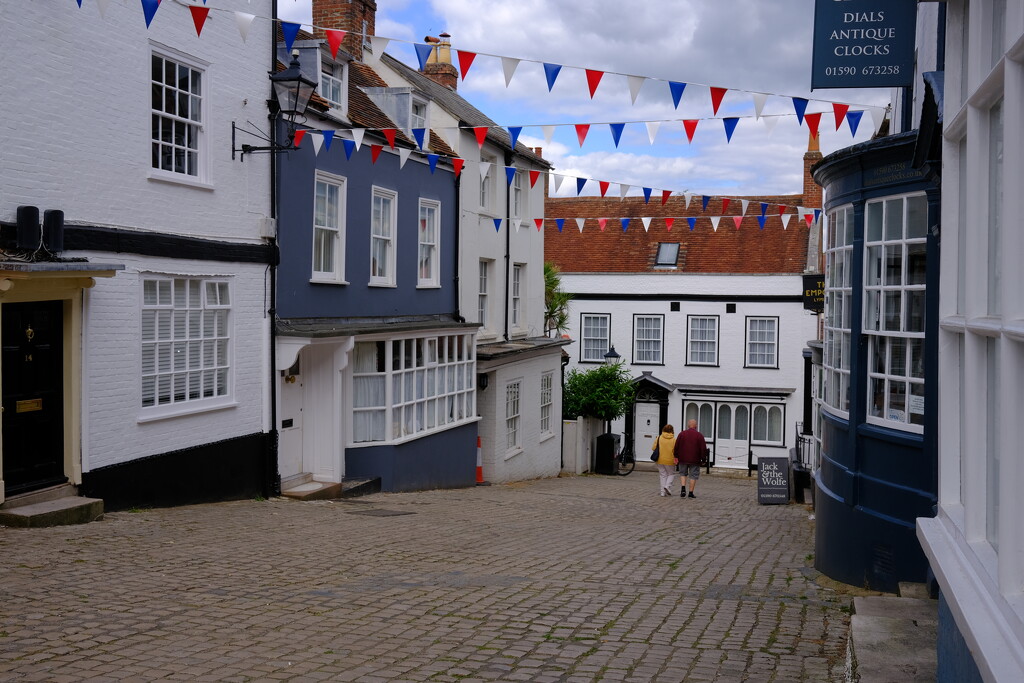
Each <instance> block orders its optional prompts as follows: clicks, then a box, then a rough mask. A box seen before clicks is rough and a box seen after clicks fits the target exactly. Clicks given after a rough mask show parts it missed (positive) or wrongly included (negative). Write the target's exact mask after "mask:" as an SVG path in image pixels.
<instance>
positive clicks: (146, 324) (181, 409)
mask: <svg viewBox="0 0 1024 683" xmlns="http://www.w3.org/2000/svg"><path fill="white" fill-rule="evenodd" d="M140 279H141V282H142V287H141V288H140V292H139V294H140V302H139V306H140V311H141V315H140V335H139V339H140V373H139V375H140V394H139V407H140V412H139V418H138V421H139V422H147V421H150V420H159V419H163V418H166V417H172V416H176V415H182V414H186V413H195V412H201V411H206V410H215V409H220V408H224V407H226V406H231V405H234V404H235V400H234V390H233V386H234V316H233V315H231V311H232V306H231V301H232V296H233V292H232V287H231V281H230V279H228V278H224V277H201V276H196V277H187V276H171V275H161V274H155V273H153V274H150V273H143V274H142V275H141V278H140Z"/></svg>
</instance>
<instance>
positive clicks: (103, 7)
mask: <svg viewBox="0 0 1024 683" xmlns="http://www.w3.org/2000/svg"><path fill="white" fill-rule="evenodd" d="M109 4H110V0H96V8H97V9H99V11H100V19H105V18H106V17H107V5H109ZM250 21H251V20H250ZM243 40H245V39H244V38H243Z"/></svg>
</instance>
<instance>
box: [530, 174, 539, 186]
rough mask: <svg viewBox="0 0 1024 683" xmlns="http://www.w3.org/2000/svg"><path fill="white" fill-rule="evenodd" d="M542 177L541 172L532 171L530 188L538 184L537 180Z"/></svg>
mask: <svg viewBox="0 0 1024 683" xmlns="http://www.w3.org/2000/svg"><path fill="white" fill-rule="evenodd" d="M539 177H540V171H530V187H533V186H534V185H536V184H537V178H539Z"/></svg>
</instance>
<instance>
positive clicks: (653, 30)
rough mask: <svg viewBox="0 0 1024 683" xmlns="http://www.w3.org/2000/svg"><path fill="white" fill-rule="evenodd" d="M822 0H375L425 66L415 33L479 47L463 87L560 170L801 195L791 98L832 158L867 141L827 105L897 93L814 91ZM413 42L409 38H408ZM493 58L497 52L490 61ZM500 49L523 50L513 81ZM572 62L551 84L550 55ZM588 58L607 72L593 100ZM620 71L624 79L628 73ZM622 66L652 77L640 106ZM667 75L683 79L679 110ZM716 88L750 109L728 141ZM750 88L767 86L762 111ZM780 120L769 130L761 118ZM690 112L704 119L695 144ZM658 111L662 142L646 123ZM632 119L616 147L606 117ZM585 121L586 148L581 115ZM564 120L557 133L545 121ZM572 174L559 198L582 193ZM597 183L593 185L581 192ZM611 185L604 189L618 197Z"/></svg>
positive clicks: (299, 10) (402, 49)
mask: <svg viewBox="0 0 1024 683" xmlns="http://www.w3.org/2000/svg"><path fill="white" fill-rule="evenodd" d="M310 1H311V0H279V3H278V4H279V12H280V14H281V17H282V18H284V19H286V20H292V21H298V22H303V23H308V22H309V21H311V14H310ZM813 23H814V2H813V0H645V1H643V2H636V3H634V2H624V1H623V0H516V1H515V2H509V1H508V0H500V1H499V0H419V1H418V2H413V1H410V0H377V18H376V34H377V35H378V36H381V37H386V38H391V39H393V40H392V42H391V43H389V45H388V48H387V52H388V53H389V54H391V55H393V56H395V57H397V58H399V59H401V60H403V61H405V62H406V63H408V64H410V65H412V66H414V67H415V66H417V65H418V61H417V59H416V56H415V51H414V48H413V46H412V44H411V43H414V42H419V43H422V42H423V38H424V36H427V35H431V36H436V35H438V34H439V33H441V32H443V31H447V32H448V33H450V34H451V36H452V38H451V41H452V46H453V47H454V48H455V49H456V50H458V49H460V48H461V49H464V50H468V51H471V52H477V53H480V54H479V56H478V57H477V58H476V60H475V61H474V62H473V65H472V68H471V69H470V70H469V72H468V74H467V77H466V79H465V80H464V81H460V83H459V93H460V94H462V95H463V96H464V97H466V98H467V99H468V100H469V101H470V102H472V103H473V104H474V105H475V106H476V107H477V108H479V109H480V110H482V111H483V112H485V113H486V114H487V115H488V116H490V117H491V118H492V119H493V120H494V121H495V122H497V123H499V124H501V125H503V126H524V129H523V132H522V135H521V136H520V141H522V142H524V143H526V144H528V145H531V146H537V147H543V148H544V156H545V158H547V159H548V160H549V161H551V162H552V163H553V164H554V166H555V172H556V173H559V174H564V175H566V176H572V177H585V178H591V179H594V180H606V181H610V182H612V183H625V184H628V185H630V186H632V188H633V189H631V190H630V194H631V195H637V194H640V193H641V190H640V187H652V188H655V189H656V191H657V190H662V189H668V190H673V191H677V192H683V191H690V192H694V193H695V194H708V195H744V194H776V193H777V194H792V193H798V192H800V190H801V174H802V160H801V159H802V156H803V153H804V152H805V151H806V149H807V137H808V131H807V127H806V126H803V127H800V126H799V125H798V123H797V119H796V116H795V115H794V109H793V103H792V99H791V98H792V97H805V98H808V99H810V100H811V102H810V104H809V106H808V107H807V112H808V113H811V112H819V111H820V112H825V113H824V115H823V116H822V118H821V148H822V151H823V152H824V153H825V154H828V153H829V152H832V151H835V150H837V149H840V148H843V147H847V146H849V145H851V144H854V143H857V142H862V141H864V140H867V139H868V138H869V137H870V135H871V133H872V132H873V130H874V123H873V120H872V116H871V114H870V113H865V114H864V117H863V120H862V121H861V125H860V127H859V129H858V131H857V134H856V136H852V135H851V134H850V129H849V127H848V125H847V124H846V123H844V124H843V125H842V127H841V128H840V130H839V131H838V132H837V131H836V130H835V119H834V116H833V114H832V104H831V103H832V102H841V103H849V104H851V105H852V106H851V110H857V109H864V108H865V107H872V106H873V107H878V106H885V105H886V104H887V103H888V102H889V99H890V92H889V91H888V90H882V89H877V90H863V89H861V90H857V89H846V90H817V91H814V92H811V91H810V78H811V36H812V31H813ZM401 41H408V42H401ZM488 55H497V56H495V57H492V56H488ZM499 57H512V58H517V59H520V60H522V61H521V63H520V64H519V66H518V68H517V70H516V72H515V76H514V77H513V79H512V81H511V85H510V86H509V87H506V85H505V78H504V74H503V71H502V60H501V59H500V58H499ZM543 62H549V63H554V64H561V65H564V66H563V68H562V70H561V72H560V73H559V75H558V77H557V80H556V82H555V85H554V88H553V89H552V90H551V92H549V91H548V87H547V82H546V80H545V75H544V68H543V65H542V63H543ZM584 68H589V69H596V70H602V71H606V72H608V73H606V74H605V76H604V77H603V79H602V81H601V83H600V85H599V87H598V89H597V92H596V95H595V97H594V98H593V99H591V98H590V94H589V90H588V87H587V79H586V75H585V72H584V71H583V69H584ZM620 74H622V75H620ZM626 75H633V76H643V77H646V78H647V79H648V80H646V81H645V82H644V84H643V87H642V89H641V90H640V92H639V95H638V97H637V100H636V103H635V104H633V103H632V101H631V96H630V90H629V86H628V84H627V78H626ZM668 81H677V82H682V83H687V84H688V85H687V87H686V89H685V91H684V93H683V97H682V100H681V102H680V104H679V107H678V109H676V108H674V107H673V102H672V96H671V92H670V89H669V85H668ZM709 86H714V87H720V88H728V89H729V92H728V93H727V94H726V95H725V98H724V100H723V102H722V104H721V108H720V109H719V111H718V114H717V116H718V117H733V116H735V117H741V118H740V120H739V122H738V124H737V126H736V129H735V132H734V133H733V136H732V140H731V142H729V143H727V142H726V135H725V132H724V125H723V123H722V121H720V120H712V117H713V116H714V115H713V114H712V106H711V97H710V90H709ZM753 93H767V94H768V97H767V101H766V103H765V106H764V109H763V115H764V116H763V118H762V120H756V119H755V118H754V96H753ZM771 118H774V119H775V120H776V121H777V124H776V125H775V127H774V129H772V130H770V129H769V126H768V125H766V123H765V119H771ZM683 119H701V121H700V123H699V124H698V126H697V130H696V133H695V135H694V138H693V142H692V143H690V142H688V141H687V136H686V133H685V130H684V127H683V124H682V120H683ZM647 121H663V123H661V124H660V125H659V128H658V130H657V133H656V137H655V142H654V144H653V145H652V144H651V142H650V139H649V131H648V126H646V125H645V123H644V122H647ZM619 122H623V123H626V126H625V129H624V132H623V133H622V137H621V140H620V143H619V146H618V148H616V147H615V145H614V143H613V140H612V135H611V132H610V128H609V126H608V125H607V124H609V123H619ZM578 123H590V124H592V125H591V129H590V131H589V134H588V135H587V138H586V141H585V142H584V144H583V146H582V147H580V145H579V142H578V140H577V133H576V129H575V125H574V124H578ZM551 124H561V125H557V127H556V128H555V133H554V136H553V138H552V141H551V142H550V143H547V142H546V141H545V139H544V132H543V129H542V128H541V126H542V125H551ZM575 189H576V188H575V183H573V182H572V181H570V182H567V183H564V184H563V185H562V186H561V191H560V192H559V194H562V195H565V194H573V195H574V194H575ZM596 192H597V183H589V184H588V188H587V190H585V191H584V194H588V193H589V194H593V193H596ZM618 192H619V188H618V187H617V186H615V185H613V186H612V189H611V190H610V192H609V194H616V195H617V194H618Z"/></svg>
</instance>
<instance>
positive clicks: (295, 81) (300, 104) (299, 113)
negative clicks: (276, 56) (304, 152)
mask: <svg viewBox="0 0 1024 683" xmlns="http://www.w3.org/2000/svg"><path fill="white" fill-rule="evenodd" d="M270 82H271V83H272V84H273V86H274V96H275V98H276V100H267V106H268V107H269V108H270V119H271V124H270V125H272V126H273V125H276V122H277V118H278V117H281V116H283V117H284V120H285V124H286V126H287V130H288V142H287V144H283V145H280V144H269V145H262V146H256V145H242V146H241V147H237V148H236V147H235V134H236V132H241V133H246V134H247V135H252V136H254V137H258V138H260V139H261V140H266V141H267V142H270V138H269V137H267V136H266V135H263V134H262V133H257V132H253V131H250V130H246V129H244V128H236V126H235V122H234V121H232V122H231V158H232V159H234V158H235V152H240V153H241V158H242V160H244V159H245V155H246V154H252V153H253V152H284V151H287V150H290V149H294V147H293V145H292V143H293V141H294V140H295V130H296V129H297V128H298V125H299V119H304V118H305V115H306V108H307V107H308V106H309V100H310V98H311V97H313V93H314V92H315V91H316V86H317V83H316V81H312V80H310V79H308V78H306V77H305V76H303V75H302V68H301V67H300V66H299V51H298V50H292V61H291V64H289V65H288V68H287V69H285V70H284V71H279V72H277V73H275V74H273V75H271V76H270Z"/></svg>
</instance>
